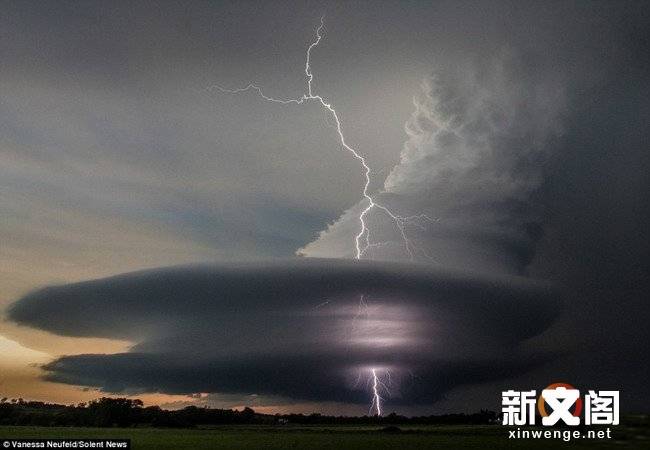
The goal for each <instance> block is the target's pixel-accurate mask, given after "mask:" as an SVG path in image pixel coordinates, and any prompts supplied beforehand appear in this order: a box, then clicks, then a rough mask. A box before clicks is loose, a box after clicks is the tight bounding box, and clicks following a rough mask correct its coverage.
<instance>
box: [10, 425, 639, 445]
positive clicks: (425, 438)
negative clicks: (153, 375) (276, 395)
mask: <svg viewBox="0 0 650 450" xmlns="http://www.w3.org/2000/svg"><path fill="white" fill-rule="evenodd" d="M614 435H615V436H616V437H615V439H612V440H591V439H583V440H574V441H571V442H562V441H561V440H546V439H520V440H512V439H508V433H507V428H505V427H502V426H500V425H492V426H409V427H400V428H399V430H393V431H390V430H382V429H381V428H380V427H350V426H318V427H301V426H291V425H287V426H278V427H264V426H223V427H213V428H209V429H190V430H186V429H159V428H55V427H31V426H22V427H21V426H12V427H0V439H3V438H9V439H10V438H127V439H131V443H132V447H131V448H133V449H136V450H139V449H147V450H148V449H152V450H153V449H156V450H165V449H169V450H172V449H174V450H176V449H193V450H201V449H211V450H217V449H255V450H258V449H263V450H276V449H277V450H285V449H289V448H291V449H305V450H307V449H308V450H321V449H331V450H340V449H359V450H361V449H372V450H382V449H403V450H406V449H409V450H411V449H425V448H426V449H431V448H454V449H463V448H486V447H488V448H493V449H494V448H522V449H524V448H525V449H530V448H533V449H534V448H631V449H632V448H633V449H636V448H650V440H648V437H649V435H648V429H647V428H639V427H629V426H628V427H622V428H621V427H619V428H617V429H615V433H614ZM0 442H1V441H0Z"/></svg>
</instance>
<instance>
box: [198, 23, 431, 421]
mask: <svg viewBox="0 0 650 450" xmlns="http://www.w3.org/2000/svg"><path fill="white" fill-rule="evenodd" d="M324 25H325V24H324V18H323V17H321V19H320V25H319V26H318V28H316V39H315V40H314V41H313V42H312V43H311V44H310V45H309V47H308V48H307V58H306V61H305V76H306V79H307V92H306V93H304V94H303V95H302V96H300V97H298V98H290V99H278V98H274V97H270V96H268V95H266V94H264V92H263V91H262V88H260V87H259V86H257V85H255V84H253V83H251V84H249V85H248V86H246V87H243V88H238V89H225V88H223V87H221V86H219V85H214V86H211V87H210V88H208V90H209V91H211V90H213V89H217V90H219V91H221V92H224V93H228V94H240V93H244V92H248V91H255V92H257V94H258V95H259V96H260V97H261V98H262V99H264V100H266V101H268V102H272V103H280V104H282V105H290V104H295V105H302V104H304V103H305V102H307V101H310V100H315V101H317V102H318V103H320V105H321V106H322V107H323V108H325V109H326V110H327V111H329V113H330V115H331V117H332V118H333V119H334V128H335V129H336V132H337V133H338V136H339V142H340V144H341V146H342V147H343V148H344V149H345V150H347V151H348V152H350V153H351V154H352V156H354V158H356V159H357V160H358V161H359V162H360V163H361V166H362V168H363V176H364V180H365V181H364V185H363V190H362V195H363V198H364V199H365V201H366V206H365V208H364V209H363V210H362V211H361V213H360V214H359V223H360V225H361V226H360V230H359V233H358V234H357V235H356V236H355V238H354V246H355V258H356V259H361V258H362V257H363V256H364V255H365V253H366V252H367V251H368V250H369V249H371V248H376V247H380V246H382V245H383V244H384V243H381V242H377V243H373V242H371V239H370V229H369V228H368V225H367V224H366V218H367V216H368V214H369V213H370V212H371V211H372V210H373V209H375V208H376V209H378V210H381V211H383V212H384V213H385V214H386V215H388V217H390V219H391V220H392V221H393V223H394V224H395V227H396V228H397V230H398V231H399V233H400V236H401V238H402V240H403V242H404V248H405V250H406V252H407V253H408V255H409V258H410V259H411V260H414V259H415V255H416V251H420V253H421V254H422V255H424V256H425V257H427V258H430V256H429V255H427V254H426V252H424V250H422V249H418V248H417V247H414V246H413V244H412V242H411V240H410V239H409V237H408V234H407V231H406V226H407V225H408V224H413V225H415V226H418V227H420V228H423V226H422V223H423V222H432V219H431V218H430V217H428V216H427V215H426V214H418V215H413V216H400V215H398V214H395V213H393V212H392V211H391V210H390V209H389V208H387V207H386V206H384V205H381V204H379V203H377V202H376V201H375V200H374V199H373V197H372V196H371V195H370V193H369V192H368V190H369V187H370V182H371V179H370V172H371V170H370V166H368V164H367V162H366V159H365V158H364V157H363V155H361V154H360V153H359V152H358V151H357V150H355V149H354V148H353V147H351V146H350V145H349V144H348V143H347V141H346V139H345V136H344V135H343V130H342V127H341V121H340V119H339V115H338V113H337V112H336V110H335V109H334V107H333V106H332V104H331V103H328V102H327V101H326V100H325V99H324V98H323V97H322V96H321V95H319V94H315V93H314V90H313V87H312V82H313V81H314V75H313V73H312V71H311V52H312V50H313V49H314V48H316V47H317V46H318V44H319V43H320V41H321V39H322V38H323V36H322V31H323V27H324ZM319 306H322V305H319ZM360 306H364V307H367V304H366V303H365V300H364V297H363V296H361V299H360ZM371 374H372V391H373V399H372V404H371V405H370V410H371V412H372V410H373V409H374V410H375V411H376V413H377V415H381V413H382V409H381V400H382V398H381V396H380V393H379V391H380V389H381V388H382V387H383V388H386V387H385V386H384V385H383V383H382V382H381V380H380V379H379V376H378V375H377V369H375V368H373V369H371Z"/></svg>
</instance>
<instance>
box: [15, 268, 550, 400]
mask: <svg viewBox="0 0 650 450" xmlns="http://www.w3.org/2000/svg"><path fill="white" fill-rule="evenodd" d="M360 295H363V296H364V297H363V301H362V302H361V303H360ZM559 305H560V300H559V298H558V297H557V293H556V292H555V291H554V290H553V289H551V288H550V287H549V286H548V285H545V284H539V283H533V282H531V281H529V280H525V279H521V278H516V277H515V278H513V277H510V278H493V277H490V278H486V277H482V276H475V275H468V274H460V273H457V272H448V271H442V270H433V269H431V268H429V267H425V266H418V265H400V264H389V263H376V262H375V263H373V262H355V261H344V260H318V259H296V260H287V261H283V262H275V263H257V264H253V263H249V264H240V265H237V264H233V265H216V266H215V265H213V266H193V267H177V268H169V269H159V270H154V271H145V272H136V273H131V274H124V275H119V276H116V277H111V278H105V279H100V280H93V281H88V282H83V283H76V284H70V285H63V286H55V287H49V288H45V289H43V290H40V291H37V292H34V293H32V294H30V295H28V296H26V297H24V298H22V299H21V300H19V301H18V302H16V303H15V304H14V305H13V306H12V307H11V308H10V310H9V317H10V319H11V320H13V321H16V322H18V323H20V324H23V325H29V326H32V327H37V328H40V329H44V330H47V331H50V332H53V333H56V334H63V335H70V336H85V337H88V336H92V337H108V338H118V339H129V340H131V341H133V342H135V345H134V346H133V347H132V349H131V350H130V352H128V353H123V354H112V355H111V354H109V355H102V354H94V355H75V356H64V357H61V358H59V359H57V360H55V361H53V362H51V363H49V364H47V365H46V366H45V367H44V368H45V370H46V371H47V378H48V379H49V380H53V381H58V382H63V383H69V384H75V385H85V386H94V387H99V388H101V389H103V390H105V391H109V392H122V393H123V392H163V393H186V394H190V393H196V392H216V393H224V394H241V395H242V396H244V395H250V394H257V395H265V396H280V397H284V398H291V399H296V400H306V401H313V400H327V401H339V402H351V403H364V402H367V399H368V393H367V390H366V385H365V381H366V379H367V377H368V375H369V371H370V369H371V368H377V369H379V370H380V371H383V372H386V373H387V372H388V371H390V372H391V375H392V376H391V378H392V380H393V386H392V388H391V389H390V391H391V392H390V395H391V398H393V401H394V402H396V403H399V402H402V401H403V402H408V403H411V404H421V403H430V402H433V401H435V400H437V399H439V398H440V396H442V395H444V394H445V393H446V392H447V391H448V390H449V389H451V388H453V387H455V386H458V385H463V384H467V383H475V382H479V381H483V380H486V379H495V378H498V377H501V376H504V375H505V374H515V373H521V372H525V371H526V370H529V369H530V368H532V367H535V366H537V365H539V364H540V363H542V362H544V361H547V360H548V359H549V357H550V355H543V354H536V353H530V352H527V351H525V350H523V349H522V348H521V347H520V344H521V343H522V342H524V341H525V340H526V339H528V338H531V337H533V336H535V335H538V334H539V333H541V332H542V331H543V330H545V329H546V328H547V327H548V326H549V325H550V324H551V323H552V322H553V320H554V318H555V317H556V316H557V314H558V312H559Z"/></svg>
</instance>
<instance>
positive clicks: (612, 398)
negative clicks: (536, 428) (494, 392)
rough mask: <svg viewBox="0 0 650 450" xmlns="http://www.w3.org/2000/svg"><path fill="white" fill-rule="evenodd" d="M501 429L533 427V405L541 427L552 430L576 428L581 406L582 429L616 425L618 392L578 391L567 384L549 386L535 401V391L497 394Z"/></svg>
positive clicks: (510, 391) (617, 418) (617, 422)
mask: <svg viewBox="0 0 650 450" xmlns="http://www.w3.org/2000/svg"><path fill="white" fill-rule="evenodd" d="M501 396H502V398H501V412H502V413H503V422H502V423H503V425H517V426H520V425H535V414H536V413H535V404H537V411H538V412H539V415H540V416H541V417H542V425H544V426H552V425H555V424H557V423H558V422H560V421H562V422H563V423H564V424H566V425H569V426H577V425H580V417H581V415H582V413H583V406H584V420H585V421H584V423H585V425H618V424H619V391H594V390H589V391H588V394H587V395H585V396H584V401H583V399H582V398H581V397H580V391H579V390H578V389H576V388H575V387H573V386H571V385H570V384H567V383H553V384H551V385H549V386H547V387H546V388H545V389H543V390H542V393H541V395H540V396H539V398H537V392H536V391H535V390H530V391H515V390H512V389H510V390H507V391H503V392H502V393H501Z"/></svg>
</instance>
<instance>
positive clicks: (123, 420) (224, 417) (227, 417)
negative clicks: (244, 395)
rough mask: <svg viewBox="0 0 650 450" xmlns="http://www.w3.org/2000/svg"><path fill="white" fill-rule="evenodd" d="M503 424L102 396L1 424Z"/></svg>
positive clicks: (3, 418)
mask: <svg viewBox="0 0 650 450" xmlns="http://www.w3.org/2000/svg"><path fill="white" fill-rule="evenodd" d="M497 420H498V415H497V414H496V413H495V412H493V411H487V410H481V411H480V412H477V413H474V414H444V415H432V416H420V417H405V416H401V415H398V414H396V413H391V414H389V415H386V416H381V417H378V416H360V417H349V416H328V415H322V414H318V413H314V414H260V413H257V412H255V411H254V410H253V409H251V408H248V407H246V408H244V409H243V410H241V411H239V410H233V409H218V408H208V407H197V406H186V407H185V408H183V409H178V410H168V409H162V408H161V407H159V406H147V407H145V406H144V404H143V403H142V401H141V400H138V399H128V398H108V397H102V398H99V399H97V400H93V401H90V402H88V403H80V404H78V405H60V404H56V403H45V402H38V401H25V400H23V399H11V400H9V399H7V398H3V399H0V425H32V426H75V427H136V426H151V427H175V428H192V427H196V426H200V425H229V424H232V425H234V424H250V425H283V424H300V425H327V424H330V425H396V424H404V425H406V424H420V425H430V424H488V423H494V422H496V421H497Z"/></svg>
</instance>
